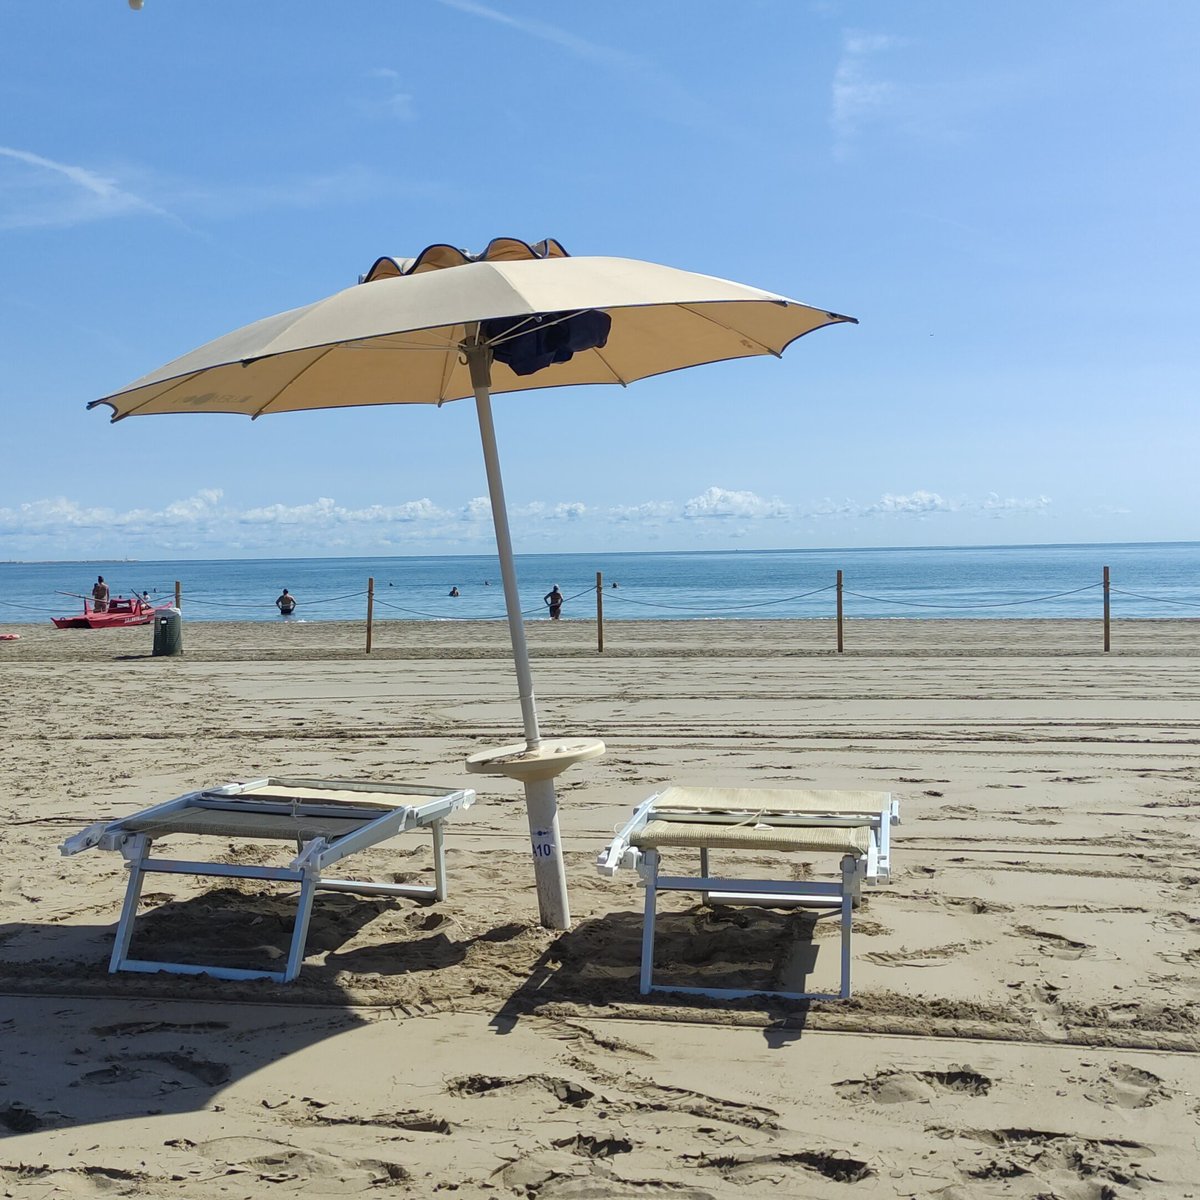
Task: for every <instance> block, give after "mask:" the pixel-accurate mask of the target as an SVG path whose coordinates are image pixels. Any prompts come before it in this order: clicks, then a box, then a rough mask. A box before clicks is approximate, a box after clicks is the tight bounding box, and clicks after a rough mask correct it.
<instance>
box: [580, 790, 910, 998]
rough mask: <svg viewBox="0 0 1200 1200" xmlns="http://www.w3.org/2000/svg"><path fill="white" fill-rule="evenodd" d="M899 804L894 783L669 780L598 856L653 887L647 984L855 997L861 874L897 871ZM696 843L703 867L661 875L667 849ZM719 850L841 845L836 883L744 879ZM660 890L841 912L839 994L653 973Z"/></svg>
mask: <svg viewBox="0 0 1200 1200" xmlns="http://www.w3.org/2000/svg"><path fill="white" fill-rule="evenodd" d="M899 820H900V807H899V803H898V801H896V800H894V799H893V798H892V796H891V795H890V794H889V793H888V792H867V791H809V790H800V789H795V790H793V789H782V788H713V787H668V788H666V789H664V790H663V791H661V792H656V793H655V794H654V795H653V796H651V797H650V799H649V800H646V801H645V802H644V803H642V804H640V805H639V806H638V807H637V808H636V809H635V810H634V813H633V816H632V817H631V818H630V819H629V821H628V822H627V823H626V824H625V826H624V827H623V828H622V829H621V830H620V831H619V832H618V833H617V835H616V837H615V838H614V839H613V840H612V842H611V843H610V844H609V845H608V846H607V847H606V848H605V850H604V851H603V852H602V853H601V854H600V856H599V858H598V859H597V863H596V865H597V868H598V870H599V871H600V874H601V875H606V876H612V875H615V874H616V873H617V871H618V870H620V869H621V868H632V869H636V870H637V872H638V874H639V875H640V876H641V879H642V883H643V886H644V887H645V889H646V902H645V917H644V921H643V926H642V964H641V976H640V990H641V994H642V995H647V994H648V993H650V992H654V991H659V992H682V993H687V994H692V995H700V996H713V997H724V998H738V997H744V996H759V995H768V996H779V997H782V998H785V999H789V1000H839V999H840V1000H845V999H848V998H849V996H850V928H851V914H852V910H853V908H854V907H855V905H856V904H857V903H858V900H859V897H860V895H861V889H862V885H863V884H864V883H866V884H869V885H872V884H876V883H880V882H885V881H887V880H888V879H890V877H891V832H890V831H891V826H892V825H893V824H897V823H899ZM684 847H687V848H691V849H696V850H699V853H700V874H699V875H663V874H660V866H661V862H662V854H663V851H664V850H667V849H672V850H673V849H677V848H684ZM713 850H749V851H757V852H760V853H761V852H763V851H784V852H790V853H797V852H806V853H817V854H837V855H839V856H840V858H841V878H840V880H839V881H837V882H825V883H822V882H813V881H810V880H802V881H792V880H768V879H741V878H730V877H719V876H714V875H712V874H711V873H710V871H709V852H710V851H713ZM660 891H684V892H699V893H700V894H701V902H702V903H704V904H747V905H757V906H759V907H766V908H779V907H794V906H800V907H815V908H832V909H835V910H837V911H838V912H839V913H840V916H841V986H840V988H839V990H838V992H837V994H836V995H832V994H828V993H820V992H784V991H771V990H769V989H764V988H753V989H735V988H703V987H681V986H677V985H675V984H667V985H659V984H656V983H655V982H654V979H653V975H654V923H655V916H656V907H657V900H658V893H659V892H660Z"/></svg>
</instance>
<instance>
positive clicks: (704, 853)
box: [700, 846, 708, 904]
mask: <svg viewBox="0 0 1200 1200" xmlns="http://www.w3.org/2000/svg"><path fill="white" fill-rule="evenodd" d="M700 878H701V879H707V878H708V847H707V846H701V847H700ZM700 903H701V904H707V903H708V893H707V892H701V893H700Z"/></svg>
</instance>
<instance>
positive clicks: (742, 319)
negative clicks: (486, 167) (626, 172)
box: [93, 238, 854, 421]
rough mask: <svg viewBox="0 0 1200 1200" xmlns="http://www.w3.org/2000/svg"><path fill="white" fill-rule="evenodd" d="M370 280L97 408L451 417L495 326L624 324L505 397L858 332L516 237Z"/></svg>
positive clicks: (690, 276) (408, 262)
mask: <svg viewBox="0 0 1200 1200" xmlns="http://www.w3.org/2000/svg"><path fill="white" fill-rule="evenodd" d="M363 282H364V283H367V284H370V286H369V287H368V286H362V285H359V286H356V287H350V288H347V289H346V290H345V291H341V292H337V293H336V294H334V295H332V296H329V297H328V298H326V299H324V300H318V301H317V302H316V303H315V304H309V305H305V306H304V307H303V308H296V309H292V310H291V311H290V312H285V313H280V314H279V315H278V316H274V317H267V318H265V319H264V320H261V321H256V322H254V324H252V325H246V326H244V327H243V328H241V329H238V330H235V331H234V332H233V333H228V334H226V335H225V336H224V337H220V338H217V339H216V340H215V341H212V342H209V343H208V344H207V345H204V346H201V347H200V348H199V349H197V350H193V351H192V352H191V353H190V354H185V355H184V356H183V357H182V358H177V359H175V361H174V362H170V363H168V364H167V365H166V366H164V367H161V368H159V369H158V370H157V371H153V372H151V373H150V374H149V375H146V376H144V377H143V378H141V379H139V380H137V381H135V382H134V383H131V384H129V385H128V386H127V387H124V388H122V389H121V390H120V391H119V392H115V393H113V394H112V395H110V396H106V397H104V399H102V400H97V401H94V402H93V403H94V404H108V405H111V407H112V409H113V420H114V421H117V420H121V419H122V418H124V417H128V416H132V415H134V414H139V415H149V414H154V413H173V412H224V413H243V414H245V415H246V416H249V417H259V416H262V415H263V414H264V413H275V412H290V411H294V410H297V409H311V408H343V407H351V406H355V405H364V404H442V403H444V402H445V401H447V400H458V399H461V398H463V397H465V396H470V395H471V394H472V392H473V387H472V381H471V373H470V368H469V364H468V362H467V360H466V358H465V356H464V354H463V350H462V346H463V343H464V342H466V341H467V340H469V339H473V338H474V336H475V333H474V330H475V328H476V327H477V326H478V325H479V324H480V323H482V322H488V321H492V320H495V319H496V318H525V319H526V320H527V321H528V322H529V323H530V325H532V323H533V321H534V319H535V318H536V317H538V316H539V315H541V314H548V313H549V314H564V313H568V312H578V311H580V310H600V311H602V312H605V313H607V314H608V316H609V317H610V318H611V321H612V325H611V329H610V331H609V334H608V338H607V341H606V343H605V345H604V346H603V347H597V348H595V349H591V350H587V351H582V352H579V353H575V354H574V355H573V356H572V357H571V358H570V359H569V360H567V361H565V362H557V363H554V364H553V365H551V366H548V367H546V368H545V369H544V370H541V371H538V372H537V373H536V374H535V375H518V374H516V372H515V371H514V370H513V369H512V367H511V366H509V365H507V364H505V363H503V362H500V361H493V363H492V370H491V385H490V390H491V392H493V393H495V392H509V391H517V390H524V389H528V388H546V387H565V386H569V385H571V384H583V383H620V384H628V383H632V382H633V381H634V380H636V379H643V378H645V377H646V376H648V375H661V374H663V373H665V372H668V371H676V370H679V369H680V368H681V367H693V366H697V365H699V364H701V363H710V362H719V361H722V360H724V359H730V358H748V357H751V356H754V355H762V354H772V355H775V356H777V357H778V356H779V355H780V354H782V353H783V351H784V349H785V348H786V347H787V346H788V345H789V344H790V343H791V342H793V341H795V340H796V338H798V337H802V336H803V335H804V334H806V333H811V332H812V331H813V330H814V329H819V328H821V327H822V326H823V325H831V324H835V323H837V322H843V321H853V320H854V318H853V317H845V316H841V315H839V314H838V313H831V312H827V311H825V310H824V309H819V308H812V307H810V306H809V305H805V304H799V303H797V302H796V301H795V300H789V299H787V298H786V297H784V296H778V295H775V294H774V293H773V292H764V291H761V290H760V289H758V288H752V287H746V286H745V285H743V284H740V283H731V282H729V281H728V280H725V279H716V278H714V277H712V276H710V275H697V274H694V273H692V272H690V271H680V270H677V269H675V268H673V267H665V266H659V265H658V264H656V263H648V262H639V261H636V260H633V259H626V258H583V257H581V258H571V257H569V256H568V255H567V254H566V253H565V252H564V251H563V250H562V248H561V246H559V245H558V243H557V242H548V243H540V244H539V245H538V246H531V245H529V244H527V243H525V242H520V241H517V240H516V239H514V238H498V239H496V240H495V241H493V242H492V243H491V245H489V246H488V248H487V250H486V251H485V252H484V253H483V254H482V255H478V256H471V255H467V254H466V253H464V252H463V251H461V250H455V249H453V248H452V247H449V246H431V247H430V248H429V249H427V250H425V251H423V252H422V253H421V254H420V255H419V256H418V257H417V258H415V259H393V258H382V259H380V260H379V261H378V262H376V263H375V265H374V266H373V267H372V268H371V270H370V272H368V274H367V275H366V276H364V280H363ZM514 332H515V333H519V332H520V330H516V331H514V330H512V329H511V328H510V329H508V330H506V331H505V333H504V334H503V335H501V337H504V336H513V335H514ZM485 340H487V339H485Z"/></svg>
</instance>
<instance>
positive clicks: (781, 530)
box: [0, 486, 1050, 558]
mask: <svg viewBox="0 0 1200 1200" xmlns="http://www.w3.org/2000/svg"><path fill="white" fill-rule="evenodd" d="M1049 507H1050V500H1049V499H1048V498H1047V497H1046V496H1035V497H1031V498H1018V497H1001V496H1000V495H999V494H997V493H992V494H989V495H987V496H985V497H983V498H982V499H969V498H957V499H955V498H947V497H945V496H943V495H941V494H940V493H938V492H935V491H931V490H927V489H923V488H919V489H916V490H914V491H911V492H908V493H906V494H894V493H886V494H884V495H883V496H881V497H880V498H879V499H878V500H876V501H873V502H871V503H865V504H864V503H859V502H856V501H853V500H849V499H847V500H843V501H838V502H835V501H831V500H826V501H824V502H823V503H821V504H819V505H817V506H816V507H814V508H811V509H807V510H802V509H799V508H797V507H795V506H792V505H789V504H786V503H785V502H783V501H781V500H778V499H766V498H764V497H762V496H760V495H758V494H757V493H755V492H751V491H734V490H731V489H728V488H722V487H717V486H713V487H710V488H707V489H706V490H705V491H703V492H701V493H700V494H699V495H697V496H693V497H692V498H691V499H689V500H686V501H682V502H680V501H672V500H650V501H646V502H644V503H642V504H632V505H617V506H612V507H607V508H601V507H594V506H590V505H587V504H583V503H581V502H579V501H563V502H557V503H547V502H544V501H532V502H530V503H528V504H524V505H520V506H517V507H515V508H514V509H512V510H511V512H510V514H509V516H510V523H511V525H512V528H513V533H514V537H515V538H516V540H517V541H518V543H521V542H523V543H525V544H526V545H528V544H530V543H536V542H538V541H540V540H544V541H546V542H547V543H548V544H552V545H556V546H561V545H563V544H564V543H563V537H564V527H566V526H570V527H571V528H572V530H573V532H572V533H571V534H570V535H569V536H570V537H571V538H573V539H574V541H576V542H582V541H585V540H586V541H587V542H590V543H591V544H593V545H602V544H612V545H621V544H628V543H629V542H630V541H631V540H639V541H642V542H648V541H653V540H655V539H656V538H660V537H664V531H669V530H671V529H674V532H673V533H672V534H671V537H672V538H673V539H674V540H675V541H676V543H677V545H679V546H680V547H681V548H684V547H686V546H687V545H689V544H695V543H696V542H705V541H712V540H713V539H720V540H721V541H725V542H728V541H732V540H738V541H753V540H754V539H756V538H759V539H761V538H763V537H765V536H769V537H771V538H779V537H787V536H791V535H790V534H789V532H788V531H792V532H794V533H796V535H797V536H798V537H799V536H800V534H799V529H800V524H801V522H818V523H819V522H825V521H844V520H847V519H849V520H870V521H884V522H888V523H893V522H901V523H907V522H913V521H918V522H919V521H924V520H928V519H931V518H932V519H937V520H939V521H953V520H966V519H970V518H975V519H978V518H979V517H980V516H987V517H991V518H994V519H1005V518H1013V519H1016V518H1020V517H1027V518H1028V517H1034V518H1038V517H1039V516H1040V515H1041V514H1043V513H1045V512H1046V511H1047V510H1048V509H1049ZM768 525H769V526H770V528H771V529H772V531H773V532H772V533H771V534H770V535H765V534H764V533H763V532H762V531H763V529H764V528H765V527H766V526H768ZM685 529H686V532H684V530H685ZM492 536H493V535H492V523H491V505H490V504H489V502H488V499H487V497H485V496H477V497H475V498H474V499H472V500H470V501H468V502H467V503H466V504H463V505H460V506H458V507H454V508H446V507H442V506H441V505H438V504H436V503H435V502H434V501H433V500H431V499H429V498H428V497H422V498H420V499H415V500H407V501H404V502H403V503H400V504H387V505H384V504H367V505H362V506H359V507H349V506H347V505H344V504H340V503H338V501H337V500H336V499H334V498H332V497H329V496H319V497H317V498H316V499H314V500H312V501H308V502H304V503H299V504H282V503H277V504H268V505H255V506H249V507H239V506H237V505H236V504H232V503H229V502H228V501H227V500H226V497H225V495H224V493H223V492H222V491H221V489H219V488H204V489H201V490H199V491H197V492H195V493H194V494H193V495H191V496H187V497H183V498H181V499H177V500H171V501H169V502H166V503H164V504H162V505H160V506H158V507H151V506H149V505H146V506H143V507H139V508H133V509H124V508H113V507H110V506H107V505H95V506H93V505H89V504H86V503H81V502H79V501H77V500H73V499H69V498H67V497H62V496H59V497H53V498H48V499H42V500H34V501H30V502H28V503H23V504H19V505H16V506H15V507H9V508H0V547H2V551H0V558H2V557H29V558H51V557H64V556H77V557H91V556H93V555H95V556H110V557H123V556H127V555H130V554H147V555H148V556H154V555H160V556H164V555H169V554H170V553H174V554H181V553H183V552H187V553H189V554H190V553H200V554H209V555H212V556H214V557H225V556H227V555H229V554H237V553H254V552H264V551H266V552H271V553H275V554H283V555H286V554H297V553H312V552H317V553H325V554H330V553H355V552H362V553H369V552H372V551H374V550H378V549H381V548H389V549H392V550H395V551H397V552H401V553H404V552H408V553H417V552H425V551H429V552H436V551H437V550H439V549H440V550H443V551H444V550H447V549H451V548H456V549H461V550H466V551H471V552H490V551H491V549H492V545H493V541H492Z"/></svg>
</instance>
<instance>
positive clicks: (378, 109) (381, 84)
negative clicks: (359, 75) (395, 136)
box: [359, 67, 417, 122]
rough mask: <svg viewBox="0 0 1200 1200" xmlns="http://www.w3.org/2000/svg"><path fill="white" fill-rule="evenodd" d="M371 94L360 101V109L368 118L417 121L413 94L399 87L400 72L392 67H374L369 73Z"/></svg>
mask: <svg viewBox="0 0 1200 1200" xmlns="http://www.w3.org/2000/svg"><path fill="white" fill-rule="evenodd" d="M367 78H368V79H369V80H370V81H371V82H370V91H369V93H368V94H367V95H366V96H364V97H362V98H361V99H360V100H359V107H360V108H361V109H362V111H363V112H365V113H366V114H367V115H368V116H371V117H379V118H383V119H385V120H390V121H403V122H409V121H415V120H416V116H417V114H416V107H415V103H414V98H413V95H412V93H411V92H406V91H404V90H402V88H401V87H400V86H399V83H400V72H399V71H396V70H394V69H393V68H392V67H374V68H372V69H371V70H370V71H368V72H367Z"/></svg>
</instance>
